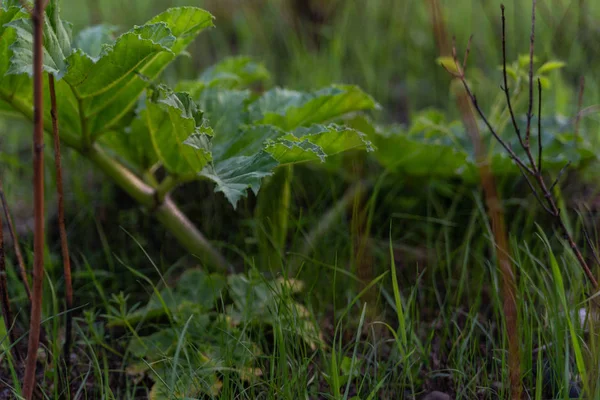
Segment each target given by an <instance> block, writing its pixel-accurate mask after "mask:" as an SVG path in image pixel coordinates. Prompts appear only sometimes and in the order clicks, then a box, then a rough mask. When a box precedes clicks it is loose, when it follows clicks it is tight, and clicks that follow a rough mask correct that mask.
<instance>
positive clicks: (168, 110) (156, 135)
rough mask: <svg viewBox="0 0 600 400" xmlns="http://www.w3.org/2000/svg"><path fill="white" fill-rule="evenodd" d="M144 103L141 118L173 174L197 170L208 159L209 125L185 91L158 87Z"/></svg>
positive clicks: (210, 157)
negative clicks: (177, 91)
mask: <svg viewBox="0 0 600 400" xmlns="http://www.w3.org/2000/svg"><path fill="white" fill-rule="evenodd" d="M151 97H152V100H151V101H148V102H147V103H146V106H147V109H146V110H145V112H144V113H143V114H144V117H145V121H146V124H147V126H148V130H149V132H150V138H151V140H152V144H153V146H154V151H155V152H156V154H157V155H158V158H159V159H160V161H162V163H163V165H164V166H165V168H167V170H168V171H169V172H171V173H174V174H179V175H190V174H196V173H199V172H200V171H201V170H202V168H204V166H205V165H206V164H207V163H208V162H209V161H211V159H212V154H211V151H210V142H211V138H212V135H213V131H212V128H210V127H209V126H208V124H207V121H206V120H205V119H204V118H203V115H202V112H200V111H199V110H198V107H197V106H196V104H195V103H194V102H193V101H192V99H191V97H190V95H189V94H188V93H176V92H172V91H171V90H169V89H168V88H166V87H165V86H160V87H157V88H155V89H154V91H153V92H152V95H151Z"/></svg>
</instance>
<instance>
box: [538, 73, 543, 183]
mask: <svg viewBox="0 0 600 400" xmlns="http://www.w3.org/2000/svg"><path fill="white" fill-rule="evenodd" d="M542 151H543V144H542V82H541V81H540V79H539V78H538V165H537V172H538V174H539V175H541V174H542Z"/></svg>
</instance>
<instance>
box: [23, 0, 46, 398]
mask: <svg viewBox="0 0 600 400" xmlns="http://www.w3.org/2000/svg"><path fill="white" fill-rule="evenodd" d="M44 3H45V2H44V0H36V1H35V6H34V8H33V11H32V13H31V21H32V23H33V104H34V105H33V123H34V126H33V152H34V153H33V196H34V219H35V222H34V237H33V251H34V257H33V297H32V302H31V317H30V322H29V343H28V347H27V361H26V366H25V378H24V380H23V395H24V397H25V399H26V400H31V398H32V397H33V390H34V387H35V375H36V365H37V353H38V347H39V344H40V327H41V323H42V295H43V284H44V94H43V89H44V81H43V70H42V63H43V57H44V53H43V51H42V46H43V43H44V36H43V25H44V6H45V4H44Z"/></svg>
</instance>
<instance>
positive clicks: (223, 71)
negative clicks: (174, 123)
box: [176, 57, 271, 99]
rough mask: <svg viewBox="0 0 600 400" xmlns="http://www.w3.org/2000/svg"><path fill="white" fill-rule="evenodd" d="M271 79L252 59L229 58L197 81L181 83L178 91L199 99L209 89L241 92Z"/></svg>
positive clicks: (264, 69)
mask: <svg viewBox="0 0 600 400" xmlns="http://www.w3.org/2000/svg"><path fill="white" fill-rule="evenodd" d="M270 79H271V76H270V74H269V72H268V71H267V69H266V68H265V67H264V65H262V64H260V63H256V62H254V61H253V60H252V59H251V58H250V57H229V58H226V59H225V60H223V61H221V62H220V63H218V64H216V65H214V66H212V67H210V68H208V69H207V70H206V71H204V72H203V73H202V75H200V78H199V79H197V80H184V81H180V82H179V83H178V84H177V87H176V89H177V90H178V91H183V92H188V93H190V94H191V95H192V97H193V98H195V99H197V98H199V96H200V95H201V94H202V91H203V90H205V89H207V88H218V89H238V90H239V89H244V88H247V87H248V86H250V85H252V84H254V83H265V82H268V81H269V80H270Z"/></svg>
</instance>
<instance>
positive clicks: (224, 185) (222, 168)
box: [201, 151, 279, 208]
mask: <svg viewBox="0 0 600 400" xmlns="http://www.w3.org/2000/svg"><path fill="white" fill-rule="evenodd" d="M277 165H279V163H278V162H277V161H276V160H275V159H274V158H273V157H272V156H271V155H270V154H268V153H267V152H265V151H260V152H258V153H256V154H254V155H252V156H243V155H242V156H236V157H231V158H228V159H225V160H223V161H221V162H219V163H217V164H216V165H211V164H209V166H208V167H206V168H205V169H204V170H203V171H202V172H201V175H202V176H204V177H206V178H208V179H210V180H212V181H213V182H215V183H216V184H217V186H216V189H215V191H217V192H223V194H224V195H225V197H226V198H227V200H229V202H230V203H231V204H232V205H233V206H234V208H235V207H236V206H237V203H238V201H239V200H240V198H242V197H246V191H247V190H248V189H251V190H252V191H253V192H254V194H258V190H259V189H260V184H261V181H262V179H263V178H265V177H267V176H270V175H272V174H273V170H274V169H275V167H276V166H277Z"/></svg>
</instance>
